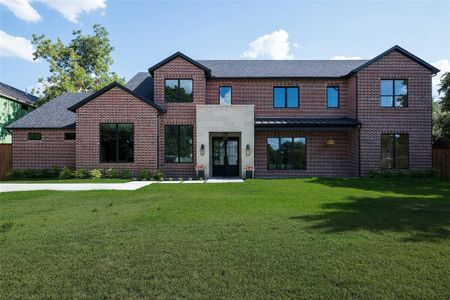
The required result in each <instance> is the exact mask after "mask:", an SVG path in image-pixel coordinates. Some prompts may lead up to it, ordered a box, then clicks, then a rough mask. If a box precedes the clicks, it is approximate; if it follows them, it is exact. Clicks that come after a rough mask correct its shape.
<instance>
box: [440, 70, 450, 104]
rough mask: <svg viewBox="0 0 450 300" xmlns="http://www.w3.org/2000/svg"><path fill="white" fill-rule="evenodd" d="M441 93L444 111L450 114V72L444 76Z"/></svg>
mask: <svg viewBox="0 0 450 300" xmlns="http://www.w3.org/2000/svg"><path fill="white" fill-rule="evenodd" d="M439 93H441V94H443V96H442V97H441V108H442V110H443V111H446V112H450V72H447V73H445V74H444V75H443V76H442V78H441V84H440V87H439Z"/></svg>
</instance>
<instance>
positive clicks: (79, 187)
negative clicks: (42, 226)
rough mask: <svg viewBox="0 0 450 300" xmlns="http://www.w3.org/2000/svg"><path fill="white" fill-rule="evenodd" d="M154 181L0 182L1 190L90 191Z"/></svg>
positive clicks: (130, 189) (140, 185) (139, 186)
mask: <svg viewBox="0 0 450 300" xmlns="http://www.w3.org/2000/svg"><path fill="white" fill-rule="evenodd" d="M152 183H156V181H130V182H125V183H0V193H1V192H24V191H41V190H49V191H91V190H127V191H132V190H137V189H140V188H142V187H144V186H147V185H149V184H152Z"/></svg>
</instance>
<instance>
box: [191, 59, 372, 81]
mask: <svg viewBox="0 0 450 300" xmlns="http://www.w3.org/2000/svg"><path fill="white" fill-rule="evenodd" d="M198 62H199V63H200V64H202V65H204V66H205V67H207V68H209V69H211V76H212V77H219V78H243V77H247V78H249V77H250V78H251V77H253V78H255V77H256V78H261V77H269V78H270V77H272V78H274V77H276V78H288V77H323V78H328V77H344V76H346V75H348V74H349V73H350V72H351V71H353V70H354V69H356V68H358V67H359V66H361V65H363V64H364V63H366V62H367V60H198Z"/></svg>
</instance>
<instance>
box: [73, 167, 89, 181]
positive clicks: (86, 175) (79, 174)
mask: <svg viewBox="0 0 450 300" xmlns="http://www.w3.org/2000/svg"><path fill="white" fill-rule="evenodd" d="M75 177H76V178H78V179H85V178H89V173H88V171H86V170H84V169H78V170H76V171H75Z"/></svg>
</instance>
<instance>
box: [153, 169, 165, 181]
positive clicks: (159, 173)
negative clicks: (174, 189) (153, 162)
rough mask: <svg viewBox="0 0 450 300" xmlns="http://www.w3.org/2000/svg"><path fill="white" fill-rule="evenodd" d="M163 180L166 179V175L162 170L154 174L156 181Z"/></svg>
mask: <svg viewBox="0 0 450 300" xmlns="http://www.w3.org/2000/svg"><path fill="white" fill-rule="evenodd" d="M163 178H164V174H163V172H161V171H160V170H156V172H155V173H154V174H153V179H154V180H158V181H160V180H163Z"/></svg>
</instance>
